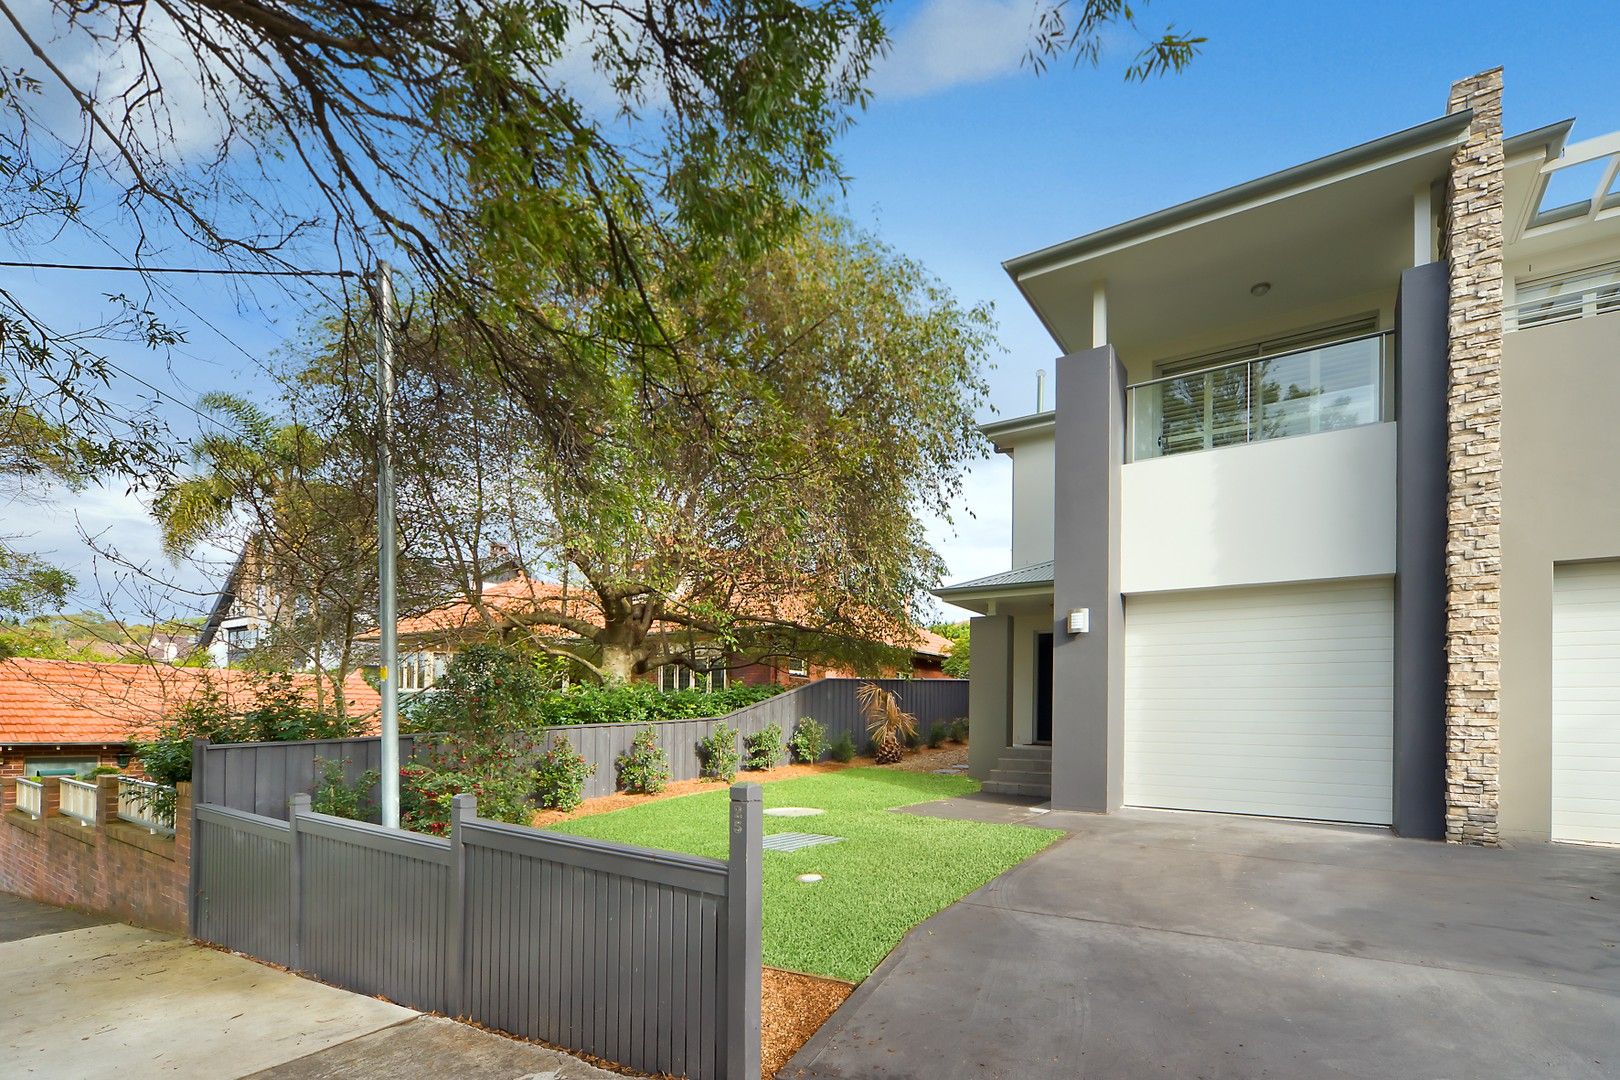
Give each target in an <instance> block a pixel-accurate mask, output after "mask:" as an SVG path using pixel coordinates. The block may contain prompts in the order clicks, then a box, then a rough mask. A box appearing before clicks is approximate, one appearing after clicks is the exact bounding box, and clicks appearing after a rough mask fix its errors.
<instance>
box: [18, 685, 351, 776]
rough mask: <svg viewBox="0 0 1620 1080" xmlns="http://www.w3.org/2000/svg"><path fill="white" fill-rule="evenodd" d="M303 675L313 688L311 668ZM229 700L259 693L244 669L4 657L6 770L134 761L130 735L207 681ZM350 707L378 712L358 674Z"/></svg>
mask: <svg viewBox="0 0 1620 1080" xmlns="http://www.w3.org/2000/svg"><path fill="white" fill-rule="evenodd" d="M297 679H298V680H299V681H300V682H301V683H303V684H305V685H306V686H307V687H308V690H309V692H310V693H311V695H313V679H314V676H312V675H299V676H297ZM205 681H206V683H207V684H208V685H211V686H213V687H214V688H215V689H216V690H217V691H218V692H219V693H220V694H221V695H223V696H224V698H225V700H226V701H227V702H237V701H240V702H241V703H242V704H243V707H244V708H246V707H247V706H248V704H249V703H250V702H251V701H252V693H253V687H254V681H253V676H252V675H251V674H250V673H248V672H244V671H229V670H226V671H214V670H209V669H204V668H177V667H170V666H168V665H166V664H155V663H136V664H103V663H95V662H89V661H75V660H34V659H8V660H0V777H11V776H33V775H68V776H82V775H85V774H87V773H89V772H90V771H91V770H93V769H94V768H95V767H96V766H98V765H110V766H115V767H117V768H120V769H123V768H126V767H129V766H130V765H131V758H130V741H131V740H132V739H134V738H137V737H138V736H139V734H141V733H143V732H145V731H148V730H150V728H151V725H152V724H153V723H154V722H155V721H156V720H158V719H159V718H160V717H162V716H163V715H164V714H165V713H166V712H168V711H170V710H171V709H173V708H174V707H175V706H176V705H177V704H179V703H180V702H183V701H185V700H187V699H188V698H189V697H190V696H191V695H192V694H194V693H196V692H197V690H198V689H199V688H200V687H201V686H202V685H204V682H205ZM345 698H346V699H347V701H348V707H349V712H350V715H354V716H366V715H370V714H373V713H375V712H376V710H377V705H378V697H377V692H376V691H375V690H373V689H372V688H371V686H370V685H368V684H367V683H366V682H365V681H364V680H363V679H361V678H360V677H359V676H358V675H351V676H350V677H349V680H348V682H347V683H346V684H345Z"/></svg>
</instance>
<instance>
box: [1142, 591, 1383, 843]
mask: <svg viewBox="0 0 1620 1080" xmlns="http://www.w3.org/2000/svg"><path fill="white" fill-rule="evenodd" d="M1393 656H1394V599H1393V590H1392V587H1391V584H1390V582H1389V581H1388V580H1387V579H1384V580H1378V581H1371V582H1369V581H1356V582H1336V583H1328V584H1322V583H1313V584H1309V585H1287V586H1275V587H1267V588H1256V589H1210V590H1204V591H1200V592H1194V593H1155V594H1143V595H1136V596H1131V597H1129V598H1127V600H1126V603H1125V801H1126V802H1127V803H1129V804H1131V805H1133V806H1155V807H1168V808H1174V809H1181V810H1211V811H1217V812H1222V813H1234V814H1264V815H1268V816H1275V817H1294V818H1314V819H1318V820H1324V821H1354V822H1367V823H1375V824H1388V823H1389V820H1390V785H1391V781H1392V778H1391V772H1392V754H1393V741H1394V740H1393V719H1392V716H1393V709H1394V690H1393V686H1394V664H1393Z"/></svg>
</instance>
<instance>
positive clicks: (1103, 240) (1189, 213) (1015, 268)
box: [1001, 109, 1474, 281]
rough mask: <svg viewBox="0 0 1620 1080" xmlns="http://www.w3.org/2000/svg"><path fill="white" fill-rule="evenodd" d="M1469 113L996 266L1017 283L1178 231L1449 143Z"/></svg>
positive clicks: (1373, 142)
mask: <svg viewBox="0 0 1620 1080" xmlns="http://www.w3.org/2000/svg"><path fill="white" fill-rule="evenodd" d="M1473 116H1474V113H1473V110H1471V109H1463V110H1461V111H1459V112H1454V113H1450V114H1449V115H1446V116H1442V117H1438V118H1437V119H1434V120H1430V121H1428V122H1427V123H1424V124H1419V125H1417V126H1416V127H1411V128H1407V129H1406V130H1405V131H1397V132H1395V133H1394V134H1393V135H1385V136H1384V137H1383V138H1381V139H1374V140H1372V141H1371V142H1365V143H1362V144H1360V145H1359V146H1352V147H1350V148H1349V149H1346V150H1340V151H1338V152H1337V153H1333V154H1329V155H1328V156H1326V157H1321V158H1317V159H1316V160H1314V161H1307V162H1305V163H1304V164H1302V165H1295V166H1293V167H1292V168H1288V169H1283V170H1282V171H1281V172H1274V173H1272V174H1270V175H1269V176H1262V177H1259V178H1257V179H1254V180H1249V181H1247V182H1245V183H1242V184H1238V185H1237V186H1235V187H1229V188H1226V189H1224V190H1222V191H1217V192H1214V193H1212V194H1209V195H1205V196H1202V197H1201V198H1197V199H1193V200H1192V201H1190V202H1184V203H1180V204H1178V205H1176V206H1171V207H1168V208H1167V209H1164V210H1159V211H1156V212H1154V213H1151V214H1146V215H1144V216H1142V217H1138V218H1132V219H1131V220H1130V221H1124V222H1121V223H1120V224H1118V225H1110V226H1109V227H1108V228H1106V229H1100V230H1098V231H1097V232H1093V233H1087V234H1086V235H1084V236H1077V237H1075V238H1074V239H1073V240H1065V241H1064V242H1063V243H1061V244H1054V245H1052V246H1051V247H1045V248H1041V249H1040V250H1039V251H1032V252H1030V253H1029V254H1027V255H1020V256H1018V257H1017V258H1015V259H1008V260H1007V261H1006V262H1004V263H1002V264H1001V265H1002V266H1003V267H1004V268H1005V269H1006V271H1007V274H1008V275H1009V276H1010V277H1011V278H1012V279H1013V280H1014V281H1017V280H1018V279H1019V278H1020V277H1022V276H1023V275H1024V274H1026V273H1029V272H1031V271H1040V270H1043V269H1045V268H1047V267H1049V266H1051V265H1052V264H1054V263H1059V262H1068V261H1071V260H1075V259H1079V258H1081V257H1083V256H1085V255H1086V254H1087V253H1088V252H1091V251H1094V250H1096V249H1097V248H1101V247H1103V246H1105V245H1108V244H1116V243H1119V242H1121V241H1124V240H1130V239H1132V238H1135V237H1139V236H1142V235H1144V234H1146V233H1149V232H1152V231H1154V230H1157V229H1163V228H1168V227H1170V226H1173V225H1180V224H1182V223H1184V222H1187V221H1190V220H1192V219H1194V218H1197V217H1200V216H1202V215H1205V214H1209V213H1214V212H1217V211H1220V210H1224V209H1227V208H1229V207H1233V206H1237V205H1239V204H1241V203H1244V202H1247V201H1249V200H1251V199H1256V198H1264V197H1266V196H1269V195H1272V194H1274V193H1276V192H1280V191H1285V190H1287V189H1289V188H1291V187H1293V186H1295V185H1296V184H1301V183H1305V182H1308V181H1311V180H1316V179H1319V178H1321V177H1323V176H1328V175H1331V174H1333V173H1336V172H1339V171H1340V170H1343V169H1347V168H1352V167H1354V166H1357V165H1363V164H1367V163H1370V162H1373V161H1377V160H1378V159H1380V158H1383V157H1389V156H1393V155H1396V154H1399V153H1402V152H1404V151H1406V150H1408V149H1411V148H1412V147H1417V146H1422V145H1424V144H1425V143H1429V142H1432V141H1434V140H1435V139H1437V138H1453V137H1456V136H1458V135H1460V134H1461V133H1462V131H1464V130H1465V129H1466V128H1467V126H1468V122H1469V121H1470V120H1472V119H1473Z"/></svg>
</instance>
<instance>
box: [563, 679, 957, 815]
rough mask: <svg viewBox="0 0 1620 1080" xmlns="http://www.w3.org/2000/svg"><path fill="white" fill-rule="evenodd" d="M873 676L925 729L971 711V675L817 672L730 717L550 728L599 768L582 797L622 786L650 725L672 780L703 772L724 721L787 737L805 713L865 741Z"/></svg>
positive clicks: (833, 731) (748, 731) (830, 729)
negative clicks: (704, 755) (707, 743)
mask: <svg viewBox="0 0 1620 1080" xmlns="http://www.w3.org/2000/svg"><path fill="white" fill-rule="evenodd" d="M865 682H875V683H877V684H878V685H879V686H881V687H883V688H884V689H885V690H892V691H894V693H895V696H896V697H898V698H899V699H900V707H901V708H902V709H905V710H906V711H907V712H909V713H912V714H914V715H915V716H916V717H917V720H918V723H919V726H920V727H921V729H922V730H923V731H924V732H926V731H927V730H928V729H929V728H930V727H932V726H933V725H935V724H941V723H946V722H948V721H951V720H955V719H957V718H959V717H965V716H967V712H968V710H967V690H968V683H967V680H966V679H817V680H816V681H815V682H811V683H806V684H804V685H803V686H798V687H795V688H793V689H792V690H788V691H786V692H784V693H781V694H777V695H775V696H774V697H768V698H766V699H765V700H763V701H757V702H755V703H754V704H752V705H745V706H743V707H742V708H741V709H738V710H736V711H735V712H733V713H730V714H728V715H726V716H721V717H716V718H713V719H706V720H659V721H655V722H653V723H650V724H571V725H568V726H565V727H554V728H550V729H549V733H550V735H551V737H552V738H562V739H567V740H568V741H569V742H571V743H573V745H574V749H575V750H577V751H578V752H579V755H580V756H581V757H583V758H584V759H585V760H586V761H588V762H590V763H591V764H593V765H595V766H596V772H595V773H594V774H593V775H592V776H591V778H590V779H589V780H587V781H586V782H585V792H584V794H585V797H586V798H587V799H591V798H595V797H596V796H598V795H611V794H612V793H613V791H614V789H615V787H616V786H617V780H618V777H617V774H616V771H615V765H616V763H617V762H618V760H619V756H620V755H621V754H623V753H624V752H625V751H626V750H628V749H630V742H631V740H632V739H634V738H635V737H636V735H637V734H638V733H639V732H640V731H641V730H642V729H643V728H649V727H650V728H652V729H653V731H654V733H655V734H656V735H657V737H658V745H660V746H662V747H663V748H664V753H665V754H666V755H668V757H669V771H670V778H671V779H672V780H695V779H697V778H698V776H699V775H700V771H699V764H700V763H699V761H698V756H697V745H698V741H699V740H701V739H704V738H707V737H708V736H709V735H710V734H712V733H713V732H714V729H715V728H717V727H719V726H720V725H721V724H726V725H728V726H730V727H732V728H735V729H736V731H737V733H738V736H739V738H740V737H742V736H747V735H755V734H758V733H759V732H761V731H764V730H765V729H766V728H767V727H769V726H770V725H772V724H776V725H777V726H778V727H780V728H781V729H782V737H783V740H784V742H785V741H786V739H787V737H788V736H790V735H792V734H793V728H794V726H795V725H797V724H798V722H799V720H800V719H801V718H803V717H806V716H808V717H813V718H814V719H816V720H819V721H820V722H821V724H822V725H823V726H824V727H825V728H826V729H827V737H828V739H829V740H832V739H836V738H838V736H840V735H848V736H849V737H850V738H851V739H852V740H854V742H855V745H856V746H857V747H859V748H864V747H865V745H866V742H867V738H866V723H865V721H864V720H863V719H862V717H861V709H860V705H859V704H858V703H857V701H856V698H855V690H856V688H857V687H859V686H860V685H861V684H862V683H865Z"/></svg>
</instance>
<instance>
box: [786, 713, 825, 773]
mask: <svg viewBox="0 0 1620 1080" xmlns="http://www.w3.org/2000/svg"><path fill="white" fill-rule="evenodd" d="M826 749H827V729H826V728H825V727H823V726H822V724H821V721H820V720H816V719H814V718H813V717H809V716H805V717H801V718H800V719H799V725H798V726H797V727H795V728H794V729H793V737H792V738H791V739H789V740H788V754H789V756H791V757H792V758H793V760H794V761H797V762H799V763H800V764H803V765H813V764H815V763H816V762H818V761H820V760H821V755H822V754H823V753H825V752H826Z"/></svg>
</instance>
